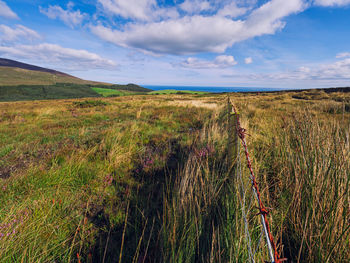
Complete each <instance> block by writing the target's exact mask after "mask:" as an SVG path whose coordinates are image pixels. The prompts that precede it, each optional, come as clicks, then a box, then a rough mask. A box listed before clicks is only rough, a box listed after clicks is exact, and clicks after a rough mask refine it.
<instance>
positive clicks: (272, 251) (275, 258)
mask: <svg viewBox="0 0 350 263" xmlns="http://www.w3.org/2000/svg"><path fill="white" fill-rule="evenodd" d="M230 104H231V106H232V108H233V111H234V114H236V115H237V119H236V120H237V129H238V130H237V133H238V137H239V138H240V139H241V142H242V145H243V149H244V153H245V156H246V160H247V166H248V169H249V172H250V179H251V181H252V186H253V190H254V194H255V197H256V199H257V202H258V205H259V207H258V208H259V214H260V216H261V223H262V225H263V228H264V232H265V235H266V241H267V245H268V248H269V256H270V259H271V261H272V262H274V263H281V262H283V261H286V259H285V258H283V259H281V258H280V256H279V254H278V251H277V246H276V243H275V241H274V238H273V235H272V233H271V229H270V225H269V222H268V220H267V215H268V214H269V211H268V210H267V209H266V207H265V206H264V204H263V202H262V200H261V194H260V191H259V186H258V183H257V181H256V177H255V174H254V171H253V167H252V162H251V159H250V156H249V151H248V146H247V142H246V140H245V136H246V134H247V133H246V130H245V129H244V128H242V127H241V124H240V120H239V115H238V112H237V109H236V107H235V106H234V104H233V103H232V100H230Z"/></svg>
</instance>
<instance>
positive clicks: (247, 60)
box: [244, 57, 253, 64]
mask: <svg viewBox="0 0 350 263" xmlns="http://www.w3.org/2000/svg"><path fill="white" fill-rule="evenodd" d="M244 63H246V64H252V63H253V59H252V58H251V57H248V58H245V59H244Z"/></svg>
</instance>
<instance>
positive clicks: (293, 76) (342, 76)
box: [250, 58, 350, 82]
mask: <svg viewBox="0 0 350 263" xmlns="http://www.w3.org/2000/svg"><path fill="white" fill-rule="evenodd" d="M250 78H255V79H260V80H261V81H263V80H279V81H285V80H292V81H298V80H302V81H306V80H311V81H333V82H337V81H341V80H346V81H350V58H346V59H343V60H339V61H336V62H333V63H328V64H319V65H316V66H313V67H300V68H299V69H297V70H294V71H288V72H279V73H271V74H253V75H251V76H250Z"/></svg>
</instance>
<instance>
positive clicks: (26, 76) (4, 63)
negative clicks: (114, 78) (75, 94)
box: [0, 58, 109, 86]
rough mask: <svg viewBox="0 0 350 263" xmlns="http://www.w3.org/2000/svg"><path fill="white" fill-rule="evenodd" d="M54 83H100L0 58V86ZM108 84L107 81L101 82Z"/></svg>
mask: <svg viewBox="0 0 350 263" xmlns="http://www.w3.org/2000/svg"><path fill="white" fill-rule="evenodd" d="M56 83H76V84H97V83H99V84H101V83H100V82H95V81H88V80H83V79H80V78H77V77H74V76H72V75H69V74H66V73H63V72H60V71H56V70H53V69H47V68H42V67H38V66H34V65H30V64H26V63H22V62H19V61H15V60H10V59H5V58H0V86H17V85H51V84H56ZM103 84H105V85H109V84H108V83H103Z"/></svg>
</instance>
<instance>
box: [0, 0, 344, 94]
mask: <svg viewBox="0 0 350 263" xmlns="http://www.w3.org/2000/svg"><path fill="white" fill-rule="evenodd" d="M0 57H5V58H10V59H16V60H20V61H23V62H27V63H32V64H36V65H40V66H45V67H50V68H53V69H57V70H61V71H64V72H67V73H70V74H73V75H75V76H78V77H81V78H85V79H90V80H98V81H106V82H113V83H130V82H133V83H138V84H142V85H195V86H228V87H229V86H232V87H234V86H247V87H277V88H315V87H334V86H349V85H350V0H260V1H258V0H245V1H243V0H215V1H214V0H80V1H65V0H61V1H57V0H51V1H45V0H36V1H32V0H11V1H10V0H0Z"/></svg>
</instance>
